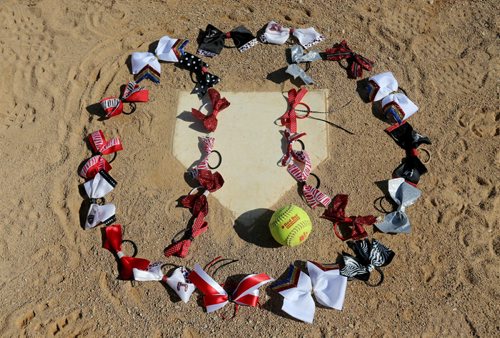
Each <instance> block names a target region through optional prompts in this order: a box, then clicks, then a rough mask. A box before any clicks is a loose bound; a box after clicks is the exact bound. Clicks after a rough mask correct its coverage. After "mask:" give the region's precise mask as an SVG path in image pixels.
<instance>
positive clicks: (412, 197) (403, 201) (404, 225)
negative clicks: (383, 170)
mask: <svg viewBox="0 0 500 338" xmlns="http://www.w3.org/2000/svg"><path fill="white" fill-rule="evenodd" d="M421 193H422V192H421V191H420V190H418V189H417V188H415V187H414V186H412V185H411V184H408V183H406V182H405V180H404V179H403V178H394V179H392V180H389V194H390V195H391V197H392V199H393V200H394V202H396V203H397V204H398V209H397V210H396V211H394V212H391V213H390V214H387V215H385V217H384V220H383V221H382V222H381V223H378V224H375V226H376V227H377V228H378V229H379V230H380V231H383V232H392V233H406V234H408V233H410V220H409V219H408V216H407V215H406V213H405V209H406V207H408V206H410V205H412V204H413V203H415V202H416V201H417V199H418V198H419V197H420V195H421Z"/></svg>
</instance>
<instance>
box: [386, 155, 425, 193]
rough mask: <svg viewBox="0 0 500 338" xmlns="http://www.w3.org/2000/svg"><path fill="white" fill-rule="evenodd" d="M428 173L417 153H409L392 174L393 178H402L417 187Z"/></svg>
mask: <svg viewBox="0 0 500 338" xmlns="http://www.w3.org/2000/svg"><path fill="white" fill-rule="evenodd" d="M425 173H427V167H426V166H425V165H424V164H423V163H422V161H421V160H420V159H419V158H418V156H417V154H416V153H415V152H407V156H406V158H405V159H404V161H403V163H401V164H400V165H399V166H398V167H397V168H396V169H395V170H394V172H393V173H392V177H394V178H397V177H402V178H404V179H405V180H406V181H407V182H408V183H410V184H413V185H417V184H418V182H419V181H420V176H422V175H424V174H425Z"/></svg>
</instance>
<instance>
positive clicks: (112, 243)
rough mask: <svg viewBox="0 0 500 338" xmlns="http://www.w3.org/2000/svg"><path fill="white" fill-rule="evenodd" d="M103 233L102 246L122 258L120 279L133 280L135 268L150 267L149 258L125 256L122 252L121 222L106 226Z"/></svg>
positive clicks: (119, 267) (144, 268) (119, 268)
mask: <svg viewBox="0 0 500 338" xmlns="http://www.w3.org/2000/svg"><path fill="white" fill-rule="evenodd" d="M103 235H104V239H103V244H102V247H103V248H105V249H108V250H109V251H110V252H111V253H113V254H115V255H116V256H117V257H118V259H119V260H120V261H119V265H118V271H119V277H120V279H123V280H131V279H132V278H133V277H134V274H133V269H134V268H135V269H139V270H147V269H148V267H149V264H150V262H149V261H148V260H147V259H144V258H135V257H130V256H125V254H124V253H123V252H122V226H121V225H120V224H115V225H110V226H108V227H105V228H104V233H103Z"/></svg>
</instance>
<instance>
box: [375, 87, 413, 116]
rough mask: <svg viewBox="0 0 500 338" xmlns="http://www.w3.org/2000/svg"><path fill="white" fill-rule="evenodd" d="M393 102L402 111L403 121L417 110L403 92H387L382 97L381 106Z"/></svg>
mask: <svg viewBox="0 0 500 338" xmlns="http://www.w3.org/2000/svg"><path fill="white" fill-rule="evenodd" d="M393 103H395V104H397V105H398V106H399V107H401V110H402V111H403V112H404V117H403V121H404V120H406V119H407V118H409V117H410V116H412V115H413V114H415V113H416V112H417V111H418V107H417V105H416V104H415V103H413V102H412V101H410V99H409V98H408V96H406V95H405V94H403V93H394V94H389V95H387V96H386V97H384V98H383V99H382V107H385V106H386V105H390V104H393Z"/></svg>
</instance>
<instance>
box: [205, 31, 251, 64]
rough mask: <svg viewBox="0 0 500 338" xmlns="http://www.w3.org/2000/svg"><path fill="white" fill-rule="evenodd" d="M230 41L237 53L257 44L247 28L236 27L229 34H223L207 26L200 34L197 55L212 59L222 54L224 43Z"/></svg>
mask: <svg viewBox="0 0 500 338" xmlns="http://www.w3.org/2000/svg"><path fill="white" fill-rule="evenodd" d="M226 39H232V40H233V42H234V46H235V47H236V48H238V51H240V52H244V51H246V50H247V49H250V48H252V47H253V46H255V45H256V44H257V42H258V41H257V38H256V37H255V36H254V35H253V34H252V32H250V31H249V30H248V29H247V28H245V27H243V26H238V27H236V28H235V29H233V30H232V31H230V32H227V33H224V32H223V31H221V30H220V29H218V28H216V27H214V26H212V25H211V24H208V25H207V28H206V29H205V31H204V32H203V33H201V34H200V38H199V46H198V51H197V53H198V54H200V55H203V56H208V57H214V56H216V55H219V54H220V53H221V52H222V49H223V48H224V47H227V46H224V41H225V40H226Z"/></svg>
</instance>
